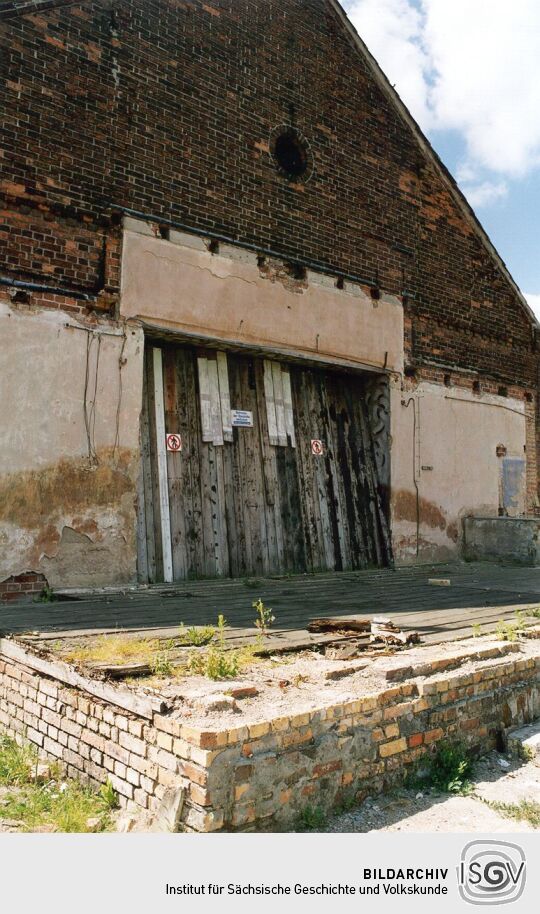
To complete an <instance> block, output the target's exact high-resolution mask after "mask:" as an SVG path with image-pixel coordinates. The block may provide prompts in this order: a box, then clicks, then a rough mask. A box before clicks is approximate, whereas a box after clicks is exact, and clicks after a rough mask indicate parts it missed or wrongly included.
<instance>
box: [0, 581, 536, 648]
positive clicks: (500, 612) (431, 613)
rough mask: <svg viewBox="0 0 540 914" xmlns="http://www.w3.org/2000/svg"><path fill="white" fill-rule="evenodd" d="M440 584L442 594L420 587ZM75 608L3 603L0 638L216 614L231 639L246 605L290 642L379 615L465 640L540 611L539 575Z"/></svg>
mask: <svg viewBox="0 0 540 914" xmlns="http://www.w3.org/2000/svg"><path fill="white" fill-rule="evenodd" d="M429 578H448V579H450V581H451V585H450V586H449V587H438V586H434V585H431V584H429V583H428V579H429ZM78 596H79V597H80V599H77V600H76V599H70V600H66V601H64V600H62V601H60V602H54V603H47V604H46V603H30V604H28V603H25V604H22V603H21V604H9V605H7V606H4V607H3V608H1V609H0V631H2V632H4V633H6V634H9V633H13V634H17V633H21V632H37V633H42V635H43V637H44V638H47V637H59V635H60V634H62V635H64V634H66V633H70V634H72V635H76V634H83V633H84V634H91V633H93V634H98V633H103V632H112V631H118V630H120V631H124V630H125V631H131V632H136V631H137V632H148V633H151V632H152V633H154V632H156V631H159V632H162V633H166V634H169V635H171V634H174V632H175V630H177V628H178V626H179V625H180V623H181V622H182V623H184V624H185V625H207V624H211V623H215V622H216V619H217V616H218V613H223V614H224V615H225V617H226V619H227V621H228V623H229V624H230V625H231V627H232V628H234V629H235V630H243V631H244V632H246V633H247V632H249V631H250V630H252V629H253V622H254V618H255V612H254V610H253V609H252V603H253V601H254V600H256V599H257V598H258V597H261V598H262V599H263V600H264V602H265V603H266V604H267V605H269V606H271V607H272V609H273V610H274V615H275V616H276V622H275V625H274V628H275V630H276V631H283V632H286V633H288V634H289V636H290V637H293V634H294V637H297V636H298V633H299V632H301V631H304V630H305V628H306V626H307V624H308V622H309V621H310V620H311V619H314V618H318V617H321V616H337V617H344V618H346V617H347V616H373V615H380V614H385V615H389V616H390V617H392V618H393V619H394V620H395V621H396V622H397V624H398V625H401V626H403V627H406V628H407V629H417V630H418V631H419V632H420V633H421V634H422V637H423V639H424V640H427V641H437V640H438V641H444V640H446V639H450V638H455V637H463V636H464V635H466V634H470V633H471V625H472V623H474V622H478V623H480V624H481V625H482V627H483V629H484V630H486V631H488V630H491V629H493V628H494V627H495V625H496V623H497V621H498V620H499V619H500V618H509V617H510V616H511V615H513V613H514V611H515V610H516V609H518V608H519V607H520V606H528V607H534V606H537V605H540V568H516V567H505V566H498V565H487V564H481V565H480V564H478V565H465V564H456V565H446V566H437V567H431V566H427V567H426V566H416V567H414V568H405V569H400V570H397V571H393V570H392V571H391V570H387V571H383V570H376V571H365V572H345V573H342V574H338V573H335V574H332V573H325V574H320V575H299V576H296V577H292V576H291V577H286V578H283V577H279V578H266V579H262V578H261V579H249V580H247V581H246V580H230V579H226V580H219V581H215V580H214V581H200V580H199V581H193V582H186V583H185V584H181V585H167V586H165V585H162V586H160V587H157V586H155V587H149V588H145V589H141V590H138V591H136V590H132V591H129V590H126V591H124V592H121V591H116V592H100V593H96V594H90V593H80V594H78Z"/></svg>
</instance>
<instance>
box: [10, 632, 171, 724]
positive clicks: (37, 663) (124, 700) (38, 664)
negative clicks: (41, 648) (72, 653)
mask: <svg viewBox="0 0 540 914" xmlns="http://www.w3.org/2000/svg"><path fill="white" fill-rule="evenodd" d="M0 657H3V658H4V659H5V660H13V661H14V662H15V663H21V664H23V666H26V667H27V668H28V669H30V670H34V671H35V672H36V673H41V675H42V676H47V677H48V678H49V679H56V680H57V681H58V682H62V683H64V685H69V686H73V687H74V688H76V689H82V691H84V692H86V693H87V694H88V695H94V696H95V697H96V698H100V699H101V700H102V701H106V702H108V703H109V704H112V705H115V706H116V707H117V708H123V709H124V710H125V711H130V712H131V713H132V714H137V715H138V716H139V717H144V718H146V719H147V720H152V718H153V716H154V714H164V713H165V712H166V711H167V705H166V703H165V702H164V701H163V700H162V699H161V698H152V697H151V696H148V695H144V696H143V695H138V694H137V693H136V692H131V691H129V690H128V689H118V688H117V687H115V686H112V685H109V684H108V683H106V682H101V681H100V680H99V679H90V678H88V677H87V676H83V675H82V674H81V673H78V672H77V670H75V669H74V668H73V667H72V666H70V665H69V664H68V663H64V662H63V661H62V660H45V659H44V658H43V657H38V656H37V654H33V653H32V652H31V651H27V650H25V649H24V648H23V647H21V645H20V644H17V642H16V641H11V640H9V639H8V638H0Z"/></svg>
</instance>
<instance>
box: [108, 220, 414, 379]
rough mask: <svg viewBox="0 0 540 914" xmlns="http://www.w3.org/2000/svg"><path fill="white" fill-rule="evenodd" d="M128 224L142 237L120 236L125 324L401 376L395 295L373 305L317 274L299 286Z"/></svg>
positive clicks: (242, 254)
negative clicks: (155, 326)
mask: <svg viewBox="0 0 540 914" xmlns="http://www.w3.org/2000/svg"><path fill="white" fill-rule="evenodd" d="M129 224H130V225H135V227H136V229H137V230H136V231H132V230H129V229H128V230H126V231H125V233H124V245H123V255H122V294H121V306H120V307H121V314H122V315H123V316H124V317H126V318H130V317H137V318H141V319H143V320H145V321H147V322H148V323H152V324H156V323H159V325H161V326H165V327H169V328H170V329H173V330H178V331H181V332H183V333H190V334H192V335H195V336H196V335H197V334H199V335H201V336H204V337H208V338H213V339H218V340H223V341H230V342H241V343H243V344H245V345H247V346H261V347H267V348H269V349H274V350H275V351H278V352H283V353H288V352H289V353H300V354H302V355H306V356H310V357H312V358H319V359H325V358H326V359H328V360H336V361H342V362H348V363H353V364H358V365H359V367H360V366H361V365H365V366H368V367H373V368H378V369H381V368H382V367H383V366H385V367H386V368H388V369H392V370H394V371H401V370H402V368H403V308H402V305H401V302H400V301H399V299H398V298H397V297H395V296H391V295H383V296H382V297H381V299H379V300H372V299H371V297H370V296H369V295H367V294H366V293H365V291H363V290H362V288H361V287H360V286H358V285H355V284H352V283H345V284H344V288H343V289H338V288H336V280H335V277H332V276H325V275H323V274H316V273H311V272H308V274H307V276H306V278H305V280H304V281H298V280H295V279H294V278H291V277H289V276H288V275H287V273H286V270H285V268H284V265H283V264H280V265H273V264H272V263H267V262H265V263H264V264H262V265H261V264H260V263H259V264H258V262H257V255H256V254H255V253H252V252H250V251H244V250H241V249H239V248H234V247H232V246H220V248H219V252H218V253H216V254H212V253H210V252H209V250H208V247H207V244H206V243H205V241H204V240H203V239H202V238H198V237H196V236H191V237H190V236H186V235H184V234H182V233H179V232H171V240H163V239H161V238H155V237H152V234H151V230H150V228H149V227H148V226H147V225H146V224H145V223H135V222H134V220H130V223H129ZM145 232H147V234H144V233H145ZM172 239H178V242H176V240H172ZM188 243H189V244H190V245H191V246H190V247H188V246H187V245H188Z"/></svg>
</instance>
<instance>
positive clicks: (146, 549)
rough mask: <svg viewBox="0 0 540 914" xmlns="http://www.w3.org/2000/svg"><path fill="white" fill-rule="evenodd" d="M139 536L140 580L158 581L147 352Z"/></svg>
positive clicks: (144, 373) (143, 398) (146, 355)
mask: <svg viewBox="0 0 540 914" xmlns="http://www.w3.org/2000/svg"><path fill="white" fill-rule="evenodd" d="M137 519H138V523H137V535H138V538H139V539H140V552H139V561H140V570H139V580H140V581H143V580H146V581H148V582H150V583H152V582H154V581H156V557H155V535H154V511H153V506H152V461H151V455H150V431H149V427H148V352H145V358H144V372H143V391H142V410H141V473H140V477H139V504H138V515H137ZM143 540H144V542H143Z"/></svg>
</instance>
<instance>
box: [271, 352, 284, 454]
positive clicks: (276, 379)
mask: <svg viewBox="0 0 540 914" xmlns="http://www.w3.org/2000/svg"><path fill="white" fill-rule="evenodd" d="M272 382H273V385H274V403H275V407H276V423H277V436H278V444H279V445H280V446H281V447H285V446H286V444H287V429H286V427H285V404H284V402H283V383H282V380H281V365H280V364H279V362H272Z"/></svg>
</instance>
